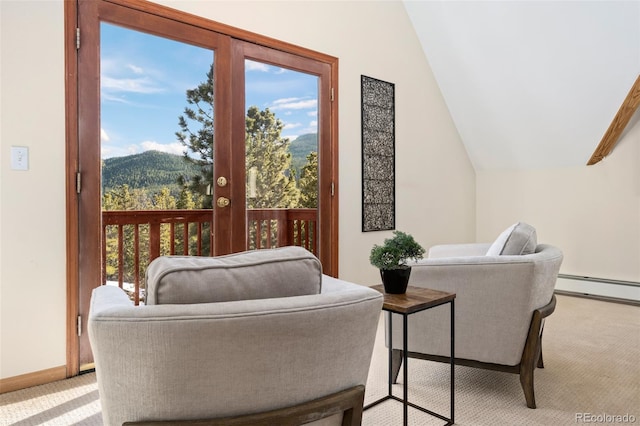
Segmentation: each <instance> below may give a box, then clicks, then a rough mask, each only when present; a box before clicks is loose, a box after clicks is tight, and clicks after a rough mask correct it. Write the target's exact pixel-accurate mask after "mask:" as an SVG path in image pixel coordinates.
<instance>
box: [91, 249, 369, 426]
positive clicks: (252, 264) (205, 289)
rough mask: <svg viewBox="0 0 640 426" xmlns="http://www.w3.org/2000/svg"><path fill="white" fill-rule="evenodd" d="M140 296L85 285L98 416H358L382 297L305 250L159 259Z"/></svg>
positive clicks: (302, 419)
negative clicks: (89, 292)
mask: <svg viewBox="0 0 640 426" xmlns="http://www.w3.org/2000/svg"><path fill="white" fill-rule="evenodd" d="M147 303H148V304H147V305H146V306H139V307H136V306H133V305H132V304H131V302H130V301H129V299H128V297H127V296H126V294H125V293H124V292H123V291H122V290H121V289H119V288H117V287H111V286H101V287H98V288H97V289H95V290H94V293H93V296H92V301H91V308H90V314H89V336H90V340H91V346H92V349H93V353H94V356H95V364H96V373H97V381H98V389H99V393H100V401H101V404H102V413H103V419H104V423H105V425H122V424H123V423H125V424H139V425H143V424H145V425H152V424H162V423H160V422H161V421H175V422H178V421H197V420H202V421H203V423H202V424H209V425H218V424H228V422H229V421H233V422H235V423H233V424H282V425H291V424H302V423H307V422H311V421H321V422H322V425H328V424H338V425H340V424H342V425H347V424H348V425H359V424H360V421H361V416H362V402H363V400H364V385H365V384H366V380H367V374H368V370H369V364H370V361H371V356H372V351H373V345H374V341H375V334H376V328H377V324H378V320H379V316H380V312H381V307H382V296H381V295H380V294H379V293H378V292H376V291H374V290H372V289H369V288H367V287H364V286H360V285H356V284H352V283H348V282H345V281H341V280H338V279H335V278H331V277H328V276H326V275H322V271H321V267H320V263H319V261H318V260H317V259H316V258H315V257H314V256H313V255H312V254H311V253H309V252H307V251H306V250H304V249H301V248H294V247H287V248H283V249H275V250H259V251H254V252H246V253H241V254H236V255H230V256H222V257H217V258H196V257H191V258H188V257H165V258H162V257H161V258H158V259H156V260H155V261H154V262H152V265H150V267H149V270H148V273H147ZM231 419H233V420H231ZM126 422H131V423H126ZM205 422H206V423H205ZM243 422H244V423H243ZM172 424H173V423H172ZM198 424H200V423H198Z"/></svg>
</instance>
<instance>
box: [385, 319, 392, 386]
mask: <svg viewBox="0 0 640 426" xmlns="http://www.w3.org/2000/svg"><path fill="white" fill-rule="evenodd" d="M385 316H386V317H387V319H388V320H389V327H388V330H389V385H388V386H389V387H388V389H387V390H388V392H387V395H389V396H391V394H392V387H391V384H392V381H393V379H392V377H391V376H392V375H393V371H392V370H393V363H392V359H391V356H392V353H393V320H392V318H393V314H392V313H391V312H389V313H387V315H385Z"/></svg>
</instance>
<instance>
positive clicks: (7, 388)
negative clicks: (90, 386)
mask: <svg viewBox="0 0 640 426" xmlns="http://www.w3.org/2000/svg"><path fill="white" fill-rule="evenodd" d="M66 378H67V367H66V366H60V367H53V368H48V369H46V370H41V371H36V372H33V373H28V374H22V375H20V376H14V377H8V378H6V379H0V394H3V393H6V392H13V391H17V390H20V389H26V388H30V387H32V386H38V385H44V384H47V383H51V382H55V381H58V380H62V379H66Z"/></svg>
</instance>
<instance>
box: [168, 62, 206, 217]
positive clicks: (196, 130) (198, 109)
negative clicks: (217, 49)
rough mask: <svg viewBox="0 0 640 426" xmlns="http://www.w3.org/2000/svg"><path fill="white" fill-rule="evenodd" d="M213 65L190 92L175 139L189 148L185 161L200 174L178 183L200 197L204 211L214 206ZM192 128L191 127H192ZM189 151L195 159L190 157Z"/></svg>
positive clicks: (188, 91) (182, 179)
mask: <svg viewBox="0 0 640 426" xmlns="http://www.w3.org/2000/svg"><path fill="white" fill-rule="evenodd" d="M214 87H215V86H214V80H213V64H211V68H210V69H209V71H208V72H207V79H206V81H204V82H202V83H200V84H199V85H198V87H196V88H195V89H188V90H187V103H188V104H189V105H192V106H193V107H191V106H187V107H185V109H184V115H181V116H180V117H178V125H179V126H180V131H178V132H176V137H177V138H178V140H179V141H180V143H181V144H182V145H183V146H184V147H185V148H187V150H186V151H185V152H184V158H185V160H186V161H190V162H192V163H194V164H196V165H198V166H199V167H200V174H199V175H194V176H188V177H183V178H181V179H180V180H179V183H180V184H181V185H182V186H184V187H187V188H189V189H190V190H191V191H192V192H193V193H195V194H201V195H202V196H203V197H202V201H203V203H202V205H201V208H211V207H212V204H211V202H212V199H213V198H212V196H211V190H210V188H211V185H212V182H213V143H214V138H213V136H214V131H213V116H214V111H213V105H214V103H213V100H214ZM190 126H191V127H190ZM189 151H191V153H193V154H194V155H195V158H194V157H193V156H191V155H189Z"/></svg>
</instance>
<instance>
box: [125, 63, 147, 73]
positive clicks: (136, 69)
mask: <svg viewBox="0 0 640 426" xmlns="http://www.w3.org/2000/svg"><path fill="white" fill-rule="evenodd" d="M127 68H129V69H130V70H131V71H133V72H134V74H143V73H144V71H143V69H142V68H140V67H138V66H135V65H133V64H129V65H127Z"/></svg>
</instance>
